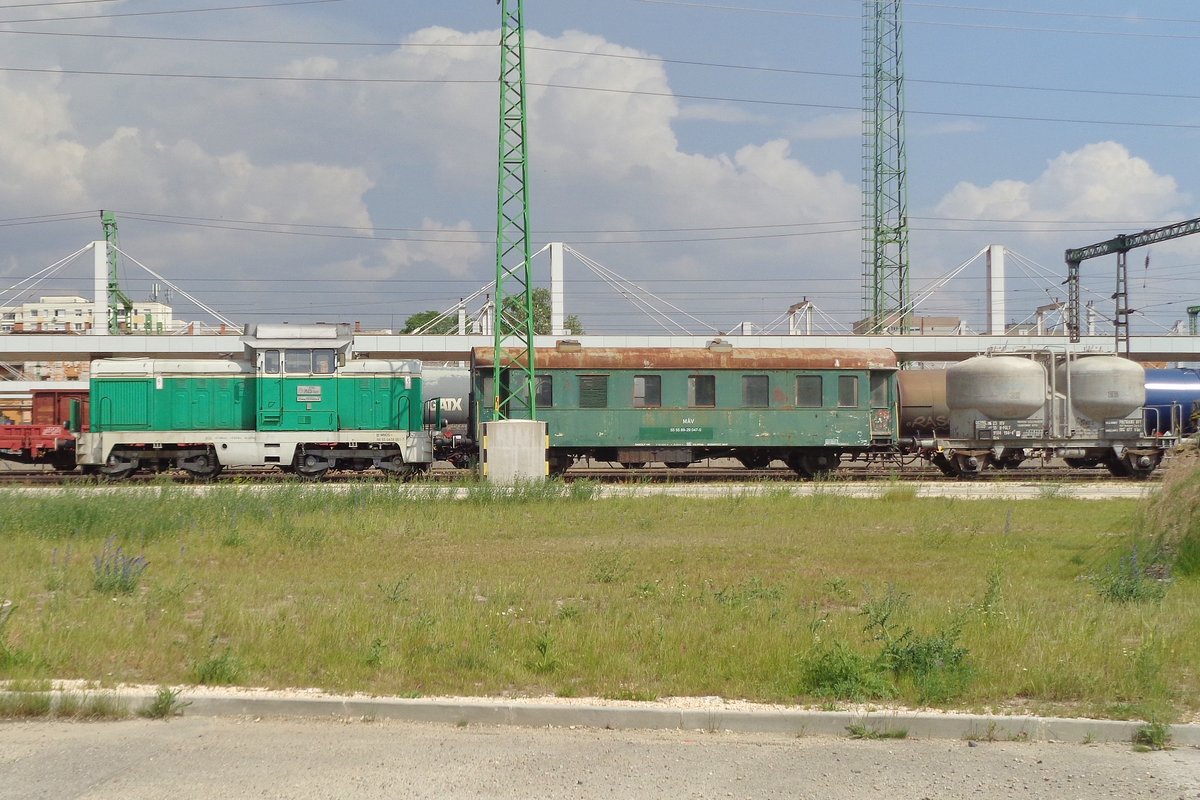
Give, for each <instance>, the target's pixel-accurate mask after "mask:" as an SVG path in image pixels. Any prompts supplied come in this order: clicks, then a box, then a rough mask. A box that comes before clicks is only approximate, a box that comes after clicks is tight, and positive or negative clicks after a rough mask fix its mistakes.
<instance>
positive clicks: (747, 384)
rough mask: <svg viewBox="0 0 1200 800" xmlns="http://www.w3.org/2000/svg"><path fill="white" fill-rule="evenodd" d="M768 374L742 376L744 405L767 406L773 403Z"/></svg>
mask: <svg viewBox="0 0 1200 800" xmlns="http://www.w3.org/2000/svg"><path fill="white" fill-rule="evenodd" d="M770 398H771V395H770V392H769V391H768V381H767V376H766V375H743V376H742V405H743V406H745V407H746V408H766V407H767V406H769V405H770V404H771V401H770Z"/></svg>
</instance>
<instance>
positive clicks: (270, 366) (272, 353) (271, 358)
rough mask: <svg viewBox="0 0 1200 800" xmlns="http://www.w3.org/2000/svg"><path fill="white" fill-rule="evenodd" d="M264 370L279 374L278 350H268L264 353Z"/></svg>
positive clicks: (268, 373)
mask: <svg viewBox="0 0 1200 800" xmlns="http://www.w3.org/2000/svg"><path fill="white" fill-rule="evenodd" d="M263 372H264V373H266V374H267V375H278V374H279V351H278V350H267V351H265V352H264V353H263Z"/></svg>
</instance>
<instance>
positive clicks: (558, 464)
mask: <svg viewBox="0 0 1200 800" xmlns="http://www.w3.org/2000/svg"><path fill="white" fill-rule="evenodd" d="M572 463H574V459H572V458H571V457H570V456H560V455H550V456H546V468H547V469H548V470H550V474H551V475H562V474H563V473H564V472H566V471H567V470H568V469H570V468H571V464H572Z"/></svg>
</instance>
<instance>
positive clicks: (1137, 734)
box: [1133, 720, 1171, 751]
mask: <svg viewBox="0 0 1200 800" xmlns="http://www.w3.org/2000/svg"><path fill="white" fill-rule="evenodd" d="M1133 746H1134V749H1136V750H1139V751H1147V750H1166V749H1167V748H1168V747H1170V746H1171V728H1170V727H1169V726H1168V725H1167V724H1165V723H1163V722H1158V721H1155V720H1152V721H1150V722H1148V723H1146V724H1145V725H1143V726H1141V727H1140V728H1138V729H1137V730H1136V731H1134V732H1133Z"/></svg>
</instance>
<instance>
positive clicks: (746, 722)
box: [0, 687, 1200, 747]
mask: <svg viewBox="0 0 1200 800" xmlns="http://www.w3.org/2000/svg"><path fill="white" fill-rule="evenodd" d="M156 691H157V690H156V689H153V688H148V687H136V688H133V687H126V688H122V689H118V690H93V689H89V690H83V691H78V692H76V691H73V690H71V689H69V688H63V689H56V692H63V693H67V694H76V695H108V696H115V697H116V698H117V699H118V700H120V701H121V702H122V703H124V704H125V706H126V707H127V708H128V709H129V710H130V711H133V712H136V711H137V710H138V709H140V708H142V707H144V706H146V705H147V704H148V703H149V702H150V701H152V700H154V698H155V693H156ZM0 694H8V693H7V692H0ZM178 700H179V703H180V705H181V708H182V712H183V714H184V715H185V716H200V717H238V716H241V717H310V718H313V717H318V718H319V717H324V718H336V719H363V720H378V719H392V720H401V721H406V722H428V723H439V724H445V725H454V726H462V725H489V726H512V727H557V728H596V729H610V730H694V731H709V732H717V731H730V732H736V733H766V734H783V735H790V736H804V735H825V736H846V735H848V733H849V732H850V729H851V728H855V729H856V730H857V731H859V732H861V733H862V734H863V738H874V737H884V736H887V735H888V734H893V735H896V734H900V735H902V736H905V737H913V738H923V739H960V740H971V741H1059V742H1068V743H1076V744H1090V743H1099V742H1123V743H1128V742H1131V741H1132V740H1133V736H1134V734H1135V733H1136V732H1137V731H1138V730H1139V729H1140V728H1142V727H1144V726H1145V724H1146V723H1144V722H1138V721H1127V720H1100V719H1073V718H1065V717H1035V716H1016V715H986V714H956V713H936V712H928V711H903V710H891V709H873V710H867V711H817V710H808V709H779V708H778V707H764V708H761V709H759V708H747V707H746V706H744V705H743V704H738V703H734V704H728V703H726V701H724V700H722V699H720V698H697V699H696V700H695V702H696V703H697V705H694V706H689V707H676V706H672V705H668V704H665V703H655V702H647V703H637V704H635V703H622V704H612V705H609V704H605V703H603V701H598V702H597V703H595V704H591V703H588V702H587V701H581V702H544V701H543V702H539V701H537V700H515V701H514V700H492V699H487V698H431V699H406V698H395V697H370V696H366V695H353V696H340V695H325V694H318V695H314V696H309V697H305V696H293V695H288V696H283V693H279V692H262V691H253V690H252V691H245V692H239V691H232V690H231V691H220V690H209V689H207V688H204V687H199V688H197V687H191V688H189V687H181V688H180V689H179V696H178ZM1169 732H1170V742H1171V744H1173V745H1175V746H1180V747H1200V725H1197V724H1183V725H1171V726H1169ZM897 738H900V737H899V736H898V737H897Z"/></svg>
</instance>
